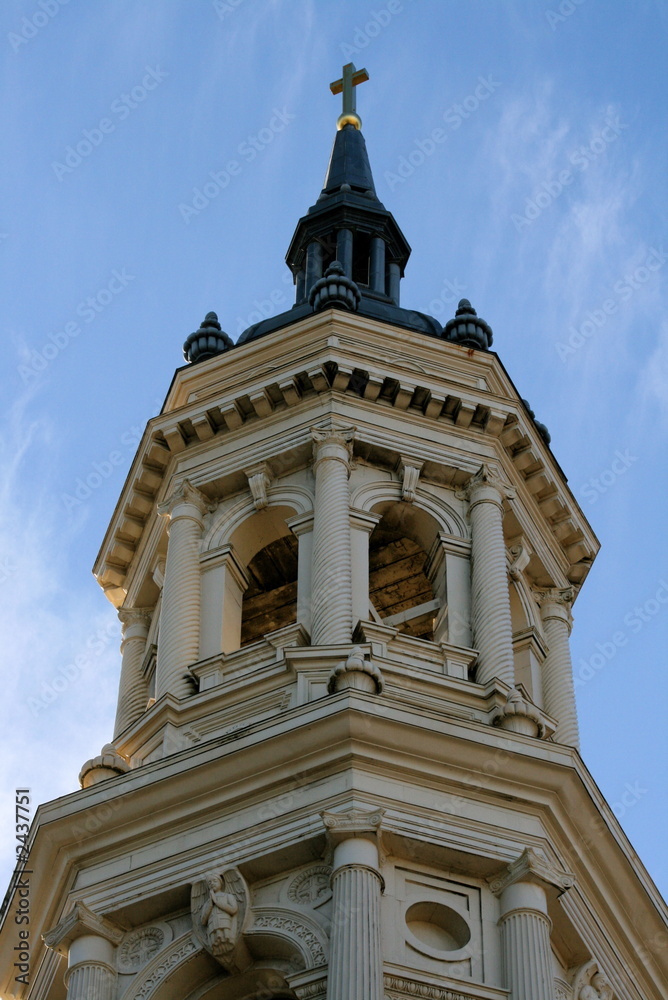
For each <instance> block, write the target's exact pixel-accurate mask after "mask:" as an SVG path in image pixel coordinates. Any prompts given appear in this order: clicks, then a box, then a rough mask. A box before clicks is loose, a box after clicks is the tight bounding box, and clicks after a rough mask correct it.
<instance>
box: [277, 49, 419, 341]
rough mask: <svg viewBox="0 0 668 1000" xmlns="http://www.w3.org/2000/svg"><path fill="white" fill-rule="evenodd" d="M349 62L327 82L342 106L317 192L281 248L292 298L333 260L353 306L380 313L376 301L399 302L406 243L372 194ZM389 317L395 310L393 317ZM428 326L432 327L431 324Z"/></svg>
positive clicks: (359, 78)
mask: <svg viewBox="0 0 668 1000" xmlns="http://www.w3.org/2000/svg"><path fill="white" fill-rule="evenodd" d="M368 78H369V74H368V73H367V71H366V70H359V71H357V70H355V67H354V65H353V64H352V63H349V64H348V65H347V66H344V68H343V76H342V78H341V79H340V80H337V81H336V82H335V83H332V84H331V85H330V86H331V90H332V92H333V93H335V94H336V93H342V94H343V111H342V113H341V115H340V116H339V118H338V121H337V133H336V136H335V138H334V145H333V147H332V153H331V156H330V159H329V165H328V167H327V173H326V175H325V183H324V185H323V188H322V191H321V193H320V197H319V198H318V200H317V202H316V203H315V205H312V206H311V208H309V210H308V212H307V214H306V215H305V216H304V217H303V218H301V219H300V220H299V222H298V224H297V229H296V230H295V234H294V236H293V238H292V242H291V244H290V248H289V250H288V253H287V257H286V260H287V263H288V267H289V268H290V270H291V271H292V273H293V275H294V278H295V284H296V286H297V296H296V301H297V305H299V304H300V303H302V302H308V299H309V294H310V291H311V289H312V287H313V285H314V284H315V282H316V281H318V280H319V279H320V278H322V276H323V275H324V274H325V272H326V270H327V268H328V267H329V266H330V265H331V264H332V263H333V262H334V261H335V260H338V261H339V263H340V264H341V266H342V267H343V273H344V274H345V275H346V277H348V278H350V279H351V280H352V281H354V282H355V283H356V284H357V285H358V286H359V289H360V292H361V296H362V298H361V301H360V306H359V309H360V312H368V313H370V314H371V315H376V316H378V317H379V318H390V317H389V316H386V315H382V316H379V306H380V313H381V314H383V313H385V312H386V310H383V309H382V306H383V305H384V306H386V307H387V306H392V305H393V306H395V307H396V306H398V305H399V283H400V280H401V278H402V277H403V273H404V268H405V266H406V262H407V261H408V258H409V256H410V252H411V248H410V246H409V244H408V242H407V240H406V238H405V236H404V234H403V233H402V232H401V229H400V228H399V226H398V225H397V223H396V221H395V219H394V217H393V216H392V214H391V212H388V210H387V209H386V208H385V206H384V205H383V203H382V202H381V201H380V199H379V198H378V195H377V194H376V188H375V185H374V182H373V174H372V172H371V165H370V163H369V156H368V153H367V149H366V143H365V141H364V136H363V135H362V131H361V126H362V121H361V119H360V117H359V115H358V114H357V110H356V107H355V85H356V84H358V83H362V82H363V81H364V80H368ZM395 318H396V317H395ZM430 332H435V331H430Z"/></svg>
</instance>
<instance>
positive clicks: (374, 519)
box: [350, 510, 381, 625]
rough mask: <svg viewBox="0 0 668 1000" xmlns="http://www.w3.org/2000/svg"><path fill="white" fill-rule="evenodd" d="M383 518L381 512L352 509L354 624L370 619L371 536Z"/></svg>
mask: <svg viewBox="0 0 668 1000" xmlns="http://www.w3.org/2000/svg"><path fill="white" fill-rule="evenodd" d="M380 519H381V515H380V514H370V513H369V512H368V511H365V510H351V512H350V530H351V536H350V537H351V556H352V602H353V625H356V624H357V622H359V621H363V622H365V621H368V620H369V618H370V616H371V612H370V611H369V538H370V537H371V533H372V531H373V529H374V528H375V527H376V525H377V524H378V522H379V521H380Z"/></svg>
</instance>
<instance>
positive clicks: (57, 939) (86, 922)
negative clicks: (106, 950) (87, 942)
mask: <svg viewBox="0 0 668 1000" xmlns="http://www.w3.org/2000/svg"><path fill="white" fill-rule="evenodd" d="M123 934H124V932H123V930H122V929H121V928H120V927H119V926H118V924H115V923H113V921H111V920H108V919H107V918H106V917H100V916H98V914H97V913H94V912H93V910H91V909H89V907H87V906H86V904H85V903H82V902H78V903H75V904H74V906H73V908H72V909H71V910H70V912H69V913H68V914H67V916H66V917H63V919H62V920H61V921H59V923H57V924H56V926H55V927H53V928H52V929H51V930H50V931H48V932H47V933H46V934H44V935H43V938H44V944H45V945H46V946H47V948H51V949H52V950H53V951H57V952H58V953H59V954H61V955H67V952H68V949H69V947H70V945H71V944H72V942H73V941H76V939H77V938H80V937H84V936H87V935H92V936H93V937H98V938H104V940H105V941H108V942H109V943H110V944H112V945H118V944H120V942H121V940H122V939H123Z"/></svg>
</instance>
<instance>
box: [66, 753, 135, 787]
mask: <svg viewBox="0 0 668 1000" xmlns="http://www.w3.org/2000/svg"><path fill="white" fill-rule="evenodd" d="M129 770H130V765H129V764H128V762H127V760H126V759H125V757H121V755H120V754H119V753H118V751H117V750H116V748H115V746H114V745H113V744H112V743H105V745H104V746H103V747H102V750H101V751H100V753H99V754H98V756H97V757H91V759H90V760H87V761H86V763H85V764H84V766H83V767H82V768H81V770H80V772H79V781H80V783H81V787H82V788H90V786H91V785H97V784H98V782H100V781H106V780H107V778H115V777H116V776H117V775H118V774H126V773H127V772H128V771H129Z"/></svg>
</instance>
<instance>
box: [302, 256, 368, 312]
mask: <svg viewBox="0 0 668 1000" xmlns="http://www.w3.org/2000/svg"><path fill="white" fill-rule="evenodd" d="M360 298H361V293H360V290H359V288H358V287H357V285H356V284H355V282H354V281H352V280H351V279H350V278H348V277H347V275H346V274H345V273H344V270H343V265H342V264H341V263H340V262H339V261H338V260H334V261H332V263H331V264H330V265H329V267H328V268H327V270H326V271H325V276H324V278H320V279H319V281H316V283H315V285H314V286H313V288H312V289H311V293H310V295H309V302H310V303H311V305H312V306H313V309H314V310H315V312H318V311H319V310H320V309H329V308H331V306H336V307H338V308H340V309H350V310H352V311H353V312H354V311H355V310H356V309H357V307H358V306H359V304H360Z"/></svg>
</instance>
